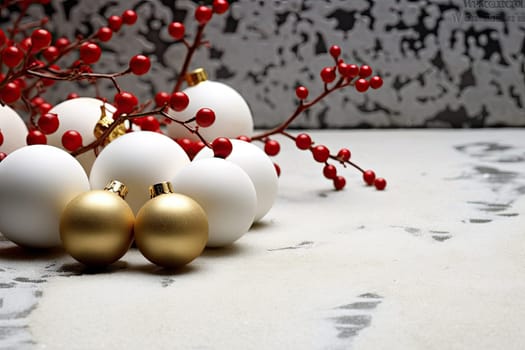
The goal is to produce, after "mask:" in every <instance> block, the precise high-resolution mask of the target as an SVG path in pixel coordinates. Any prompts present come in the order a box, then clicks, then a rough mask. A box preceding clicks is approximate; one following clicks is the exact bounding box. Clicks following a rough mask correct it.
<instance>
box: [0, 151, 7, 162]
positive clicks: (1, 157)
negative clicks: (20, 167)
mask: <svg viewBox="0 0 525 350" xmlns="http://www.w3.org/2000/svg"><path fill="white" fill-rule="evenodd" d="M5 157H7V153H4V152H0V162H1V161H3V160H4V159H5Z"/></svg>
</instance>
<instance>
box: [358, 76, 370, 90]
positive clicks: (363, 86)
mask: <svg viewBox="0 0 525 350" xmlns="http://www.w3.org/2000/svg"><path fill="white" fill-rule="evenodd" d="M368 86H369V84H368V80H366V79H363V78H361V79H359V80H357V81H356V82H355V89H356V90H357V91H359V92H365V91H366V90H368Z"/></svg>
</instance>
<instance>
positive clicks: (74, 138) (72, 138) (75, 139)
mask: <svg viewBox="0 0 525 350" xmlns="http://www.w3.org/2000/svg"><path fill="white" fill-rule="evenodd" d="M62 145H63V146H64V148H65V149H67V150H68V151H70V152H73V151H75V150H77V149H79V148H80V147H81V146H82V135H80V133H79V132H78V131H76V130H68V131H66V132H65V133H64V134H63V135H62Z"/></svg>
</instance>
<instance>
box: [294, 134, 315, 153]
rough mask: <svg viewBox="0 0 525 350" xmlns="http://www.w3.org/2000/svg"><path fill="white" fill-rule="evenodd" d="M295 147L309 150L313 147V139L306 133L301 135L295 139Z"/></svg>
mask: <svg viewBox="0 0 525 350" xmlns="http://www.w3.org/2000/svg"><path fill="white" fill-rule="evenodd" d="M295 145H296V146H297V148H299V149H302V150H306V149H309V148H310V146H311V145H312V138H311V137H310V135H308V134H305V133H302V134H299V135H297V136H296V137H295Z"/></svg>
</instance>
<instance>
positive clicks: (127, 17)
mask: <svg viewBox="0 0 525 350" xmlns="http://www.w3.org/2000/svg"><path fill="white" fill-rule="evenodd" d="M137 18H138V16H137V13H136V12H135V11H133V10H126V11H124V12H123V13H122V22H124V24H127V25H133V24H135V22H137Z"/></svg>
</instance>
